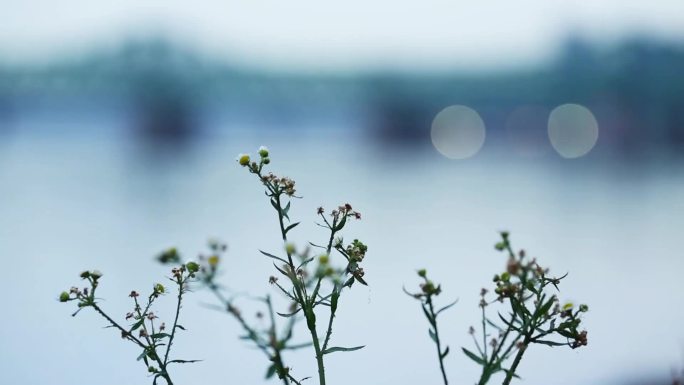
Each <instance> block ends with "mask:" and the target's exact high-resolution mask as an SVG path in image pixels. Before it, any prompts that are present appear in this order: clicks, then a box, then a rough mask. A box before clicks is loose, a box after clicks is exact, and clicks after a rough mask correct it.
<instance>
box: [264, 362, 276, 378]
mask: <svg viewBox="0 0 684 385" xmlns="http://www.w3.org/2000/svg"><path fill="white" fill-rule="evenodd" d="M275 372H276V367H275V365H271V366H269V367H268V369H267V370H266V379H267V380H268V379H269V378H271V377H273V375H274V374H275Z"/></svg>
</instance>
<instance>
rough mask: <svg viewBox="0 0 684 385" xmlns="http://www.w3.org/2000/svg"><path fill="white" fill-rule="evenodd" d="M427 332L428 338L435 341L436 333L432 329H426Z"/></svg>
mask: <svg viewBox="0 0 684 385" xmlns="http://www.w3.org/2000/svg"><path fill="white" fill-rule="evenodd" d="M428 334H429V335H430V338H431V339H432V340H433V341H434V342H435V343H437V335H435V332H434V331H433V330H432V329H428Z"/></svg>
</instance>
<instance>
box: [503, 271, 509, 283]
mask: <svg viewBox="0 0 684 385" xmlns="http://www.w3.org/2000/svg"><path fill="white" fill-rule="evenodd" d="M501 280H502V281H504V282H508V281H510V280H511V275H510V274H509V273H508V272H507V271H505V272H503V273H501Z"/></svg>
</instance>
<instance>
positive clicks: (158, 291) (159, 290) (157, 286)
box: [154, 268, 190, 294]
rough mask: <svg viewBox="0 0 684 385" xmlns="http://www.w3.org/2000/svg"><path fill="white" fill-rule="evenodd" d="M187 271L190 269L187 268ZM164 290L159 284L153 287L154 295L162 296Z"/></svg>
mask: <svg viewBox="0 0 684 385" xmlns="http://www.w3.org/2000/svg"><path fill="white" fill-rule="evenodd" d="M188 270H190V268H188ZM165 290H166V289H165V288H164V285H162V284H161V283H157V284H155V285H154V292H155V293H159V294H164V291H165Z"/></svg>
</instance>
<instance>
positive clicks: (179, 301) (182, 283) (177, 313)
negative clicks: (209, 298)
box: [164, 278, 185, 367]
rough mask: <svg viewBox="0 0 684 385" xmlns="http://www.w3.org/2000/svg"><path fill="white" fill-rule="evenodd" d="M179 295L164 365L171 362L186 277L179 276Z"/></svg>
mask: <svg viewBox="0 0 684 385" xmlns="http://www.w3.org/2000/svg"><path fill="white" fill-rule="evenodd" d="M176 282H177V283H178V296H177V297H176V298H177V303H176V316H175V318H174V320H173V328H172V329H171V336H169V343H168V345H167V346H166V353H164V367H166V364H167V363H168V362H169V353H170V352H171V345H172V344H173V339H174V337H175V336H176V329H178V317H179V316H180V310H181V303H182V301H183V291H184V290H185V289H184V288H183V286H184V285H185V279H182V278H178V279H177V281H176Z"/></svg>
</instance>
